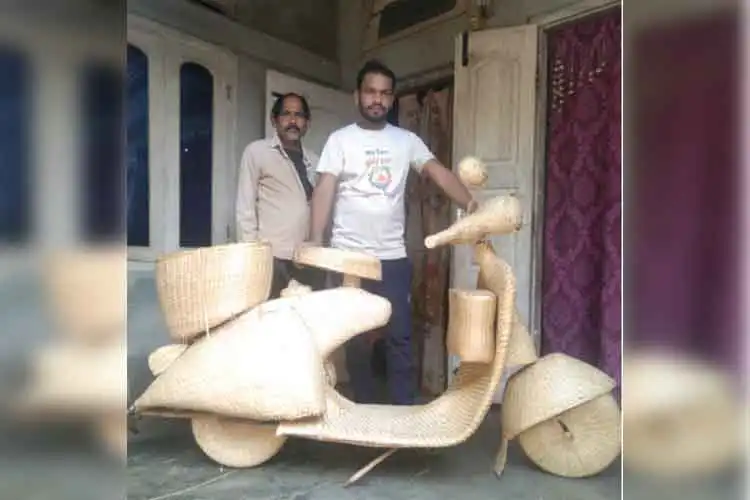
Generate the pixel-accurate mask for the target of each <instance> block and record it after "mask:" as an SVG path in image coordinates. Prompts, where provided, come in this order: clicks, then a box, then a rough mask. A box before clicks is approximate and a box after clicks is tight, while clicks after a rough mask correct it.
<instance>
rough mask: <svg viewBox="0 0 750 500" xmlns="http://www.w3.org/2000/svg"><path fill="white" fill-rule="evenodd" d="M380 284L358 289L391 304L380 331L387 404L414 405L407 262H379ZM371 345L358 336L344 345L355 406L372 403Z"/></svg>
mask: <svg viewBox="0 0 750 500" xmlns="http://www.w3.org/2000/svg"><path fill="white" fill-rule="evenodd" d="M382 271H383V272H382V281H370V280H362V288H364V289H365V290H367V291H368V292H370V293H374V294H376V295H379V296H381V297H383V298H385V299H388V301H389V302H390V303H391V308H392V312H391V319H390V321H389V323H388V325H386V327H385V329H384V337H383V341H384V343H385V358H386V373H387V379H388V392H389V395H390V400H391V401H390V402H391V403H392V404H396V405H411V404H414V398H415V395H416V386H417V380H416V373H415V369H414V357H413V348H412V343H411V330H412V328H411V276H412V268H411V262H410V261H409V259H408V258H405V259H397V260H384V261H382ZM372 348H373V342H372V340H371V337H369V336H368V335H366V334H365V335H358V336H356V337H354V338H353V339H351V340H350V341H349V342H347V344H346V369H347V371H348V372H349V380H350V382H351V386H352V389H353V391H354V399H355V401H356V402H358V403H376V402H377V394H376V385H375V375H374V373H373V370H372V363H371V358H372Z"/></svg>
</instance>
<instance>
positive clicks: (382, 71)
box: [357, 59, 396, 90]
mask: <svg viewBox="0 0 750 500" xmlns="http://www.w3.org/2000/svg"><path fill="white" fill-rule="evenodd" d="M372 74H375V75H383V76H386V77H388V78H390V79H391V90H396V74H395V73H394V72H393V71H392V70H391V68H389V67H388V66H386V65H385V64H383V63H382V62H380V61H378V60H377V59H370V60H369V61H367V62H366V63H365V64H364V66H362V68H361V69H360V70H359V73H357V90H360V89H361V88H362V82H363V81H364V79H365V76H367V75H372Z"/></svg>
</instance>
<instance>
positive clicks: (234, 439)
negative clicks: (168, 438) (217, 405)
mask: <svg viewBox="0 0 750 500" xmlns="http://www.w3.org/2000/svg"><path fill="white" fill-rule="evenodd" d="M192 428H193V437H195V441H196V443H198V446H199V447H200V449H201V450H203V453H205V454H206V455H207V456H208V457H209V458H210V459H211V460H213V461H215V462H217V463H219V464H221V465H225V466H227V467H236V468H248V467H256V466H258V465H261V464H262V463H264V462H267V461H268V460H270V459H271V458H273V457H274V456H275V455H276V454H277V453H278V452H279V450H281V447H282V446H284V443H285V442H286V439H287V438H286V437H285V436H277V435H276V425H268V424H259V423H256V422H252V421H247V420H239V419H232V418H225V417H220V416H218V415H206V416H201V417H195V418H193V420H192Z"/></svg>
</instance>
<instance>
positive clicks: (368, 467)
mask: <svg viewBox="0 0 750 500" xmlns="http://www.w3.org/2000/svg"><path fill="white" fill-rule="evenodd" d="M396 450H398V448H392V449H390V450H388V451H386V452H385V453H382V454H381V455H379V456H378V457H377V458H376V459H375V460H373V461H372V462H370V463H368V464H367V465H365V466H364V467H362V468H361V469H359V470H358V471H357V472H356V473H355V474H354V475H353V476H352V477H350V478H349V480H348V481H347V482H346V484H345V485H344V488H346V487H347V486H351V485H352V484H354V483H355V482H357V481H359V480H360V479H362V477H364V475H365V474H367V473H368V472H370V471H371V470H372V469H374V468H375V467H377V466H378V464H380V463H381V462H383V461H384V460H385V459H386V458H388V457H390V456H391V455H393V454H394V453H396Z"/></svg>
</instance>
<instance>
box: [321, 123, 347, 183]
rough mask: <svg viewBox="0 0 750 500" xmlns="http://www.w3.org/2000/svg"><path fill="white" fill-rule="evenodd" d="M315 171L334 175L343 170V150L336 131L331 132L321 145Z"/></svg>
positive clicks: (339, 173)
mask: <svg viewBox="0 0 750 500" xmlns="http://www.w3.org/2000/svg"><path fill="white" fill-rule="evenodd" d="M316 171H317V172H318V174H331V175H334V176H336V177H338V176H339V175H341V172H343V171H344V151H343V149H342V147H341V143H340V141H339V139H338V136H337V135H336V133H333V134H331V135H330V136H329V137H328V140H327V141H326V144H325V146H323V151H322V152H321V153H320V158H319V159H318V167H317V168H316Z"/></svg>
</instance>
